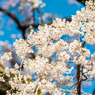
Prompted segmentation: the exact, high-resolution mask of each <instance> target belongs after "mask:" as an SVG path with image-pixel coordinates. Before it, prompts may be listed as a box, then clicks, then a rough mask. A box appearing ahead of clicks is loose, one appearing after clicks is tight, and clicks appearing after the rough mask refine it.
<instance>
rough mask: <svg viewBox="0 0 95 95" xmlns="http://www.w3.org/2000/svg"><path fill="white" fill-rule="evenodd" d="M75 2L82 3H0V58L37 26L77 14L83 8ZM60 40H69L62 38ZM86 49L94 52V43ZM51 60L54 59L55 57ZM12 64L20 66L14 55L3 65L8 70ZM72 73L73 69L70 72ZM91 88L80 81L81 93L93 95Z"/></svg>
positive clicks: (6, 0) (4, 0) (91, 84)
mask: <svg viewBox="0 0 95 95" xmlns="http://www.w3.org/2000/svg"><path fill="white" fill-rule="evenodd" d="M27 1H28V2H27ZM78 1H81V0H42V2H38V0H34V2H38V3H37V4H36V5H35V4H34V3H31V0H30V1H29V0H0V56H2V55H3V54H4V52H8V51H10V50H12V49H13V48H14V47H13V45H12V44H13V42H14V41H15V40H16V39H20V38H23V39H26V38H27V35H28V34H29V32H30V30H31V28H33V29H34V30H35V31H37V30H38V26H39V25H44V24H46V23H47V24H51V23H52V20H53V19H55V18H62V19H63V18H66V20H68V21H70V20H71V16H72V15H75V14H76V11H77V10H79V11H80V10H81V8H82V7H85V5H84V4H82V3H81V2H78ZM31 26H32V27H31ZM75 37H76V35H75ZM63 39H64V40H68V39H72V38H70V37H68V36H63ZM85 47H86V48H87V49H89V50H90V52H91V54H92V53H94V51H95V49H94V48H95V44H94V45H88V44H86V45H85ZM35 50H36V49H35ZM53 58H54V59H55V60H56V58H55V56H53ZM15 63H18V64H20V60H19V59H18V57H17V56H16V55H15V52H13V59H12V60H11V61H7V62H5V64H4V66H8V67H10V68H11V67H14V64H15ZM24 72H25V70H23V73H24ZM75 72H76V68H75V69H74V70H73V72H72V73H75ZM74 80H75V79H74ZM75 81H76V80H75ZM94 85H95V82H94V81H87V82H86V81H85V82H82V91H84V92H88V93H93V92H94V88H95V86H94ZM62 88H64V89H66V88H67V87H62ZM0 95H1V94H0ZM66 95H70V94H69V93H67V94H66Z"/></svg>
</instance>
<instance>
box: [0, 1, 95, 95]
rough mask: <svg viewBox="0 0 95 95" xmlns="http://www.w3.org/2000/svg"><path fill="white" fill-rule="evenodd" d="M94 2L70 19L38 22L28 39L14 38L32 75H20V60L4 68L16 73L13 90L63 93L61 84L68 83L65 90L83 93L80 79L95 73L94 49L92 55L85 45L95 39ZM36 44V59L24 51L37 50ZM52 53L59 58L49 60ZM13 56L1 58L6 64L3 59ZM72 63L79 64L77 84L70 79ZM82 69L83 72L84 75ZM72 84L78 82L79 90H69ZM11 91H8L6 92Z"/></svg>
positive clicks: (11, 83)
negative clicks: (76, 36) (18, 62)
mask: <svg viewBox="0 0 95 95" xmlns="http://www.w3.org/2000/svg"><path fill="white" fill-rule="evenodd" d="M93 5H95V3H94V4H93V3H92V4H91V1H89V2H88V3H87V5H86V9H84V8H82V10H81V11H77V15H75V16H72V21H71V22H67V21H66V20H65V19H59V18H56V20H54V21H53V22H52V24H50V25H47V24H45V25H44V26H39V27H38V29H39V30H38V31H37V32H34V31H33V30H31V32H30V34H29V35H28V39H27V40H24V39H19V40H16V41H15V42H14V44H13V45H14V47H15V50H16V54H17V56H18V57H19V58H20V59H21V60H22V62H23V65H24V66H23V67H24V69H26V70H27V72H29V75H21V69H20V71H19V66H18V65H17V64H16V65H15V68H16V69H15V68H14V69H12V68H11V69H9V68H5V72H6V75H7V76H8V77H10V73H12V74H14V77H13V78H11V79H10V81H9V84H10V85H11V87H12V90H15V89H16V90H17V92H16V94H17V93H18V92H19V94H21V95H23V93H24V94H25V95H27V94H31V95H35V94H38V93H37V92H38V90H39V89H40V91H41V94H45V93H47V92H48V93H50V94H51V95H61V94H62V91H60V89H59V88H60V86H69V88H67V89H66V90H63V91H64V92H66V91H67V92H72V93H77V94H78V95H81V93H84V92H82V91H81V81H83V80H87V78H88V75H89V76H90V78H93V77H95V53H94V54H92V55H90V51H89V50H88V49H86V48H84V45H85V44H86V43H88V44H94V43H95V37H94V32H95V31H94V30H95V27H93V26H94V25H95V22H94V18H95V15H94V14H95V9H93V7H94V6H93ZM85 15H86V16H85ZM88 27H89V28H88ZM80 28H81V30H80ZM76 34H77V35H79V37H78V39H75V40H73V41H72V42H70V43H68V42H66V41H64V40H63V39H61V37H62V36H63V35H69V36H71V37H72V36H74V35H76ZM81 36H82V37H81ZM83 36H84V37H83ZM79 38H80V39H81V42H80V39H79ZM51 40H52V41H51ZM31 46H32V47H31ZM33 46H36V47H37V52H36V57H35V59H31V58H27V57H26V56H25V55H27V54H29V53H34V52H35V51H34V50H33ZM53 55H56V59H57V62H55V60H54V59H53V60H52V62H51V63H49V57H52V56H53ZM90 56H91V59H89V60H88V59H87V58H89V57H90ZM10 58H11V52H10V53H5V54H4V56H2V57H1V59H0V62H1V63H2V64H3V62H4V61H6V60H10ZM71 63H73V64H74V65H77V73H76V74H75V75H76V76H77V83H76V84H74V85H72V83H71V82H72V80H73V77H75V75H74V76H73V77H72V76H69V75H70V74H71V73H72V70H73V69H74V66H72V67H69V66H70V64H71ZM67 64H69V66H68V65H67ZM21 65H22V63H21ZM17 68H18V69H17ZM81 68H82V69H81ZM89 70H91V71H89ZM87 71H89V72H87ZM80 72H82V75H81V73H80ZM85 72H87V73H85ZM34 73H36V74H35V76H36V80H35V81H29V79H30V80H31V79H33V76H32V75H33V74H34ZM64 74H66V75H67V76H65V75H64ZM83 77H85V79H83ZM54 79H55V80H56V81H54ZM3 81H4V80H3ZM37 85H38V88H39V89H38V88H37ZM73 86H77V91H75V92H74V91H72V90H71V91H69V90H68V89H70V88H72V87H73ZM9 93H10V92H9V91H7V94H9ZM84 94H86V93H84ZM64 95H65V93H64Z"/></svg>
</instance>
